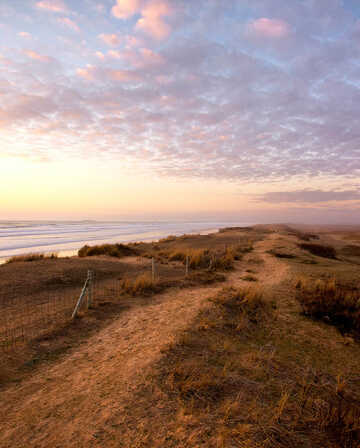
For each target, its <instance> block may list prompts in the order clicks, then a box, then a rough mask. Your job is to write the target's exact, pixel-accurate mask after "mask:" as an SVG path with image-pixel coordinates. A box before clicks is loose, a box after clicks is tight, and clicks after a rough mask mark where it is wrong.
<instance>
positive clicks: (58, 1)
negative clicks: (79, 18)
mask: <svg viewBox="0 0 360 448" xmlns="http://www.w3.org/2000/svg"><path fill="white" fill-rule="evenodd" d="M36 6H37V7H38V8H40V9H46V10H47V11H52V12H65V11H67V7H66V5H65V3H64V2H63V0H42V1H39V2H37V3H36Z"/></svg>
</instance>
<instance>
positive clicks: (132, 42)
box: [125, 35, 145, 48]
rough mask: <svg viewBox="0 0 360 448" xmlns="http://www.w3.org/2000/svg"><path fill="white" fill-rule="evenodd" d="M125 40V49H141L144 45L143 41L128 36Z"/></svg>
mask: <svg viewBox="0 0 360 448" xmlns="http://www.w3.org/2000/svg"><path fill="white" fill-rule="evenodd" d="M125 40H126V48H134V47H142V46H144V44H145V43H144V41H143V39H140V38H139V37H135V36H130V35H128V36H126V38H125Z"/></svg>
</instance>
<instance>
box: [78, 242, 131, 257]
mask: <svg viewBox="0 0 360 448" xmlns="http://www.w3.org/2000/svg"><path fill="white" fill-rule="evenodd" d="M135 254H136V251H135V249H133V248H131V247H129V246H127V245H125V244H102V245H98V246H88V245H85V246H83V247H82V248H81V249H79V251H78V256H79V257H93V256H96V255H108V256H109V257H116V258H121V257H126V256H130V255H135Z"/></svg>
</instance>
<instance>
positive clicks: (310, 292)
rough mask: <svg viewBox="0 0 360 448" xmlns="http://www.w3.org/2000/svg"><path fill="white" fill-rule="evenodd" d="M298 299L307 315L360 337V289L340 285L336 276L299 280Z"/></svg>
mask: <svg viewBox="0 0 360 448" xmlns="http://www.w3.org/2000/svg"><path fill="white" fill-rule="evenodd" d="M296 287H297V290H298V292H297V298H298V300H299V301H300V303H301V306H302V309H303V312H304V314H305V315H308V316H311V317H313V318H315V319H322V320H324V321H325V322H328V323H332V324H333V325H335V326H337V327H339V328H340V329H341V331H342V332H343V333H355V334H356V335H357V336H360V291H359V290H358V289H355V290H354V289H351V288H349V287H346V286H343V285H340V284H339V283H338V282H337V281H336V280H335V279H334V278H333V279H328V280H317V281H315V282H314V281H309V280H306V279H300V280H299V281H298V282H297V285H296Z"/></svg>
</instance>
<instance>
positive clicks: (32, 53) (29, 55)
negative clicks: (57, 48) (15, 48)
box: [24, 50, 51, 62]
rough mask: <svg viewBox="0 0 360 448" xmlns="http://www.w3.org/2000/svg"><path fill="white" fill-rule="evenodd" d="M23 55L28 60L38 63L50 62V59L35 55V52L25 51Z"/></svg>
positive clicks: (38, 54)
mask: <svg viewBox="0 0 360 448" xmlns="http://www.w3.org/2000/svg"><path fill="white" fill-rule="evenodd" d="M24 53H25V54H26V56H27V57H28V58H30V59H34V60H36V61H40V62H50V61H51V58H50V57H49V56H44V55H42V54H40V53H37V52H36V51H33V50H25V51H24Z"/></svg>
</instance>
